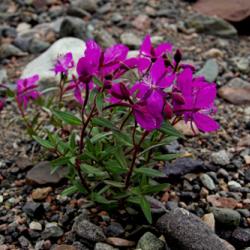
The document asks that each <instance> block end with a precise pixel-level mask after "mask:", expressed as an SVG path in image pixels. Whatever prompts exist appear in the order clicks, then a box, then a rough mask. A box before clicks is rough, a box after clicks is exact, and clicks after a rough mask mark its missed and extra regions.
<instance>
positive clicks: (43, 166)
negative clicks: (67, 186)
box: [26, 161, 68, 185]
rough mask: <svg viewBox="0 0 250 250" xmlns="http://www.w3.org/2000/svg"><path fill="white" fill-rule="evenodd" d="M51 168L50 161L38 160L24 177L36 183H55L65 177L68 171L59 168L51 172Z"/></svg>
mask: <svg viewBox="0 0 250 250" xmlns="http://www.w3.org/2000/svg"><path fill="white" fill-rule="evenodd" d="M51 170H52V167H51V164H50V162H48V161H44V162H40V163H38V164H36V165H35V166H34V167H33V168H32V169H31V170H29V171H28V173H27V176H26V179H27V181H28V182H30V183H34V184H38V185H46V184H57V183H59V182H60V181H61V180H63V178H65V175H66V174H67V171H68V170H67V169H66V168H60V169H58V170H57V171H56V172H55V173H53V174H51Z"/></svg>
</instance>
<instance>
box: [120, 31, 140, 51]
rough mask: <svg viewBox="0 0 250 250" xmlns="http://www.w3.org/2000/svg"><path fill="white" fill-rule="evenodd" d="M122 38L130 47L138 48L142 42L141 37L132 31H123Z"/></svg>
mask: <svg viewBox="0 0 250 250" xmlns="http://www.w3.org/2000/svg"><path fill="white" fill-rule="evenodd" d="M120 39H121V42H122V43H123V44H125V45H127V46H129V47H130V48H137V47H139V46H140V44H141V39H140V38H139V37H138V36H136V35H135V34H134V33H131V32H127V33H123V34H122V35H121V37H120Z"/></svg>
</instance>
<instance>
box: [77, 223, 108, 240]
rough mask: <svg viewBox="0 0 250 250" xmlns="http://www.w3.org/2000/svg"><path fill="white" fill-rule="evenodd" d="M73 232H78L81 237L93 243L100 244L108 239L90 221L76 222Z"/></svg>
mask: <svg viewBox="0 0 250 250" xmlns="http://www.w3.org/2000/svg"><path fill="white" fill-rule="evenodd" d="M72 230H73V231H74V232H76V234H77V235H78V236H79V237H81V238H83V239H86V240H90V241H92V242H100V241H104V240H105V239H106V236H105V235H104V233H103V231H102V229H101V228H100V227H98V226H96V225H95V224H93V223H91V222H89V221H88V220H76V221H75V222H74V224H73V227H72Z"/></svg>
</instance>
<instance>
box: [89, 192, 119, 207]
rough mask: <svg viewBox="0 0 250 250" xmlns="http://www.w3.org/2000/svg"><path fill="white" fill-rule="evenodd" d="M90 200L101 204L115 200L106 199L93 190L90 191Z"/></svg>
mask: <svg viewBox="0 0 250 250" xmlns="http://www.w3.org/2000/svg"><path fill="white" fill-rule="evenodd" d="M91 200H92V201H95V202H97V203H101V204H111V203H114V202H115V201H114V200H107V199H106V198H105V197H104V196H102V195H100V194H98V193H95V192H92V193H91Z"/></svg>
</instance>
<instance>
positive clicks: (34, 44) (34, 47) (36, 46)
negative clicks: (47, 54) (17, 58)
mask: <svg viewBox="0 0 250 250" xmlns="http://www.w3.org/2000/svg"><path fill="white" fill-rule="evenodd" d="M49 46H50V44H49V43H47V42H44V41H42V40H39V39H32V40H31V42H30V46H29V52H30V53H32V54H39V53H41V52H44V51H45V50H46V49H48V48H49Z"/></svg>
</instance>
